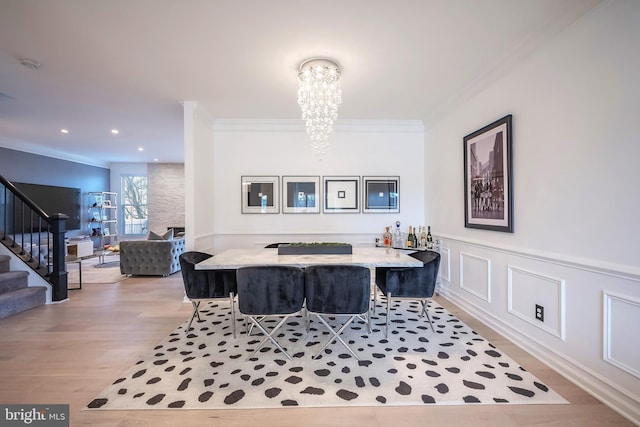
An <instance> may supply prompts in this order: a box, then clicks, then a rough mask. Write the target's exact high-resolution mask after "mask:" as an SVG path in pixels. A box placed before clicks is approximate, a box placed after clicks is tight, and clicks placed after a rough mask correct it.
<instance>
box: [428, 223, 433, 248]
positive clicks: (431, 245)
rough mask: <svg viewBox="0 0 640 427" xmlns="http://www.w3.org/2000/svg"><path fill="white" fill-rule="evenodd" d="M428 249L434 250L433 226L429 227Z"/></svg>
mask: <svg viewBox="0 0 640 427" xmlns="http://www.w3.org/2000/svg"><path fill="white" fill-rule="evenodd" d="M427 249H433V237H432V236H431V226H428V227H427Z"/></svg>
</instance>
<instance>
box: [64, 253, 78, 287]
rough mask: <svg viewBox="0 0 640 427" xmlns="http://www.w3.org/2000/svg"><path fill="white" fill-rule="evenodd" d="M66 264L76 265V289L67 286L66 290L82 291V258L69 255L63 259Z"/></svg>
mask: <svg viewBox="0 0 640 427" xmlns="http://www.w3.org/2000/svg"><path fill="white" fill-rule="evenodd" d="M64 262H65V263H66V264H78V287H77V288H70V287H68V286H67V289H68V290H70V291H75V290H77V289H82V258H80V257H76V256H73V255H69V256H67V257H66V258H65V259H64Z"/></svg>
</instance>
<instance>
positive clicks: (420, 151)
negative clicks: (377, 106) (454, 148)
mask: <svg viewBox="0 0 640 427" xmlns="http://www.w3.org/2000/svg"><path fill="white" fill-rule="evenodd" d="M302 125H303V124H302V122H301V121H300V120H295V121H289V120H284V121H283V120H278V121H266V120H262V121H243V120H240V121H238V120H234V121H230V120H227V121H217V122H216V125H215V127H214V133H213V135H214V137H213V144H214V149H213V151H214V155H213V158H212V159H210V160H209V168H208V170H207V173H208V176H203V177H202V184H201V183H200V182H199V180H198V179H197V180H196V182H197V185H198V186H199V189H198V190H197V191H196V194H202V193H203V192H206V193H208V194H213V195H214V196H215V199H214V200H210V201H211V202H213V204H212V205H210V206H209V207H208V210H207V211H206V213H207V215H208V216H209V220H210V222H211V224H212V225H213V233H214V234H215V247H214V248H213V250H214V251H219V250H222V249H226V248H229V247H239V246H240V247H242V246H244V247H247V246H252V245H261V244H262V243H269V242H278V241H279V242H282V241H292V239H295V240H294V241H303V240H306V241H310V240H327V239H330V238H337V239H341V240H345V239H346V240H349V241H350V242H351V243H355V244H362V243H363V242H365V241H366V242H369V243H370V244H373V239H374V236H376V235H381V234H382V232H383V231H384V227H385V226H386V225H391V224H392V223H395V221H396V220H400V221H401V223H402V228H403V231H406V230H405V229H406V228H407V227H408V226H409V225H420V224H423V221H424V199H423V197H424V170H423V162H422V158H423V156H424V133H423V128H422V124H421V123H420V122H415V121H403V122H395V121H394V122H385V121H358V122H341V123H338V124H337V126H336V129H335V133H334V134H332V135H331V137H330V141H331V143H330V147H329V150H328V153H327V155H326V157H325V158H324V159H323V160H321V161H319V160H317V159H316V157H315V156H314V154H313V151H312V150H311V147H310V143H309V137H308V136H307V135H306V133H305V132H304V127H303V126H302ZM243 175H250V176H253V175H276V176H279V177H282V176H285V175H314V176H320V177H322V176H331V175H348V176H358V177H361V176H367V175H375V176H400V213H399V214H364V213H345V214H324V213H320V214H283V213H282V207H281V206H280V212H281V213H279V214H242V213H241V192H240V183H241V176H243ZM280 179H281V178H280ZM211 182H212V183H213V185H212V186H210V184H211ZM321 186H322V184H321ZM280 190H281V188H280ZM200 247H203V246H202V245H201V246H200Z"/></svg>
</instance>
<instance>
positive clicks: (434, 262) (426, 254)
mask: <svg viewBox="0 0 640 427" xmlns="http://www.w3.org/2000/svg"><path fill="white" fill-rule="evenodd" d="M409 256H411V257H413V258H416V259H418V260H420V261H422V267H406V268H391V267H377V268H376V286H377V288H378V289H380V292H381V293H382V294H383V295H384V296H385V297H386V298H387V319H386V329H385V336H388V335H389V314H390V313H389V311H390V308H391V300H392V299H393V298H396V299H400V298H404V299H415V300H419V301H420V302H421V303H422V311H421V312H420V317H422V316H424V315H426V316H427V320H429V324H430V325H431V330H432V331H434V332H435V330H434V329H433V323H431V317H429V312H428V311H427V303H428V300H429V299H430V298H431V297H433V293H434V291H435V289H436V281H437V278H438V268H439V267H440V254H439V253H438V252H433V251H420V252H414V253H412V254H409ZM376 295H377V292H374V294H373V296H374V297H373V306H374V310H375V305H376Z"/></svg>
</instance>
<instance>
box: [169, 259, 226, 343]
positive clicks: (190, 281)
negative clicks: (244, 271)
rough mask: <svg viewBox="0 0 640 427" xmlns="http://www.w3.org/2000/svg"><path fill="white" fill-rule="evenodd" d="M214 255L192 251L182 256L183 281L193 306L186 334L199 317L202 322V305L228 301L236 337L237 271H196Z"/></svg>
mask: <svg viewBox="0 0 640 427" xmlns="http://www.w3.org/2000/svg"><path fill="white" fill-rule="evenodd" d="M212 256H213V255H210V254H206V253H203V252H197V251H190V252H184V253H182V254H181V255H180V258H179V259H180V267H181V268H182V281H183V282H184V290H185V292H186V294H187V298H189V299H190V300H191V303H192V304H193V314H192V315H191V319H190V320H189V325H187V329H186V330H185V333H188V332H189V330H190V329H191V323H192V322H193V319H195V318H196V317H198V321H200V320H201V319H200V311H199V309H200V303H201V302H209V301H211V300H220V299H228V300H229V308H230V309H231V325H232V330H233V336H234V337H235V336H236V319H235V308H234V297H235V294H236V288H237V286H236V272H235V270H196V268H195V267H196V264H197V263H199V262H201V261H204V260H206V259H209V258H211V257H212Z"/></svg>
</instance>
